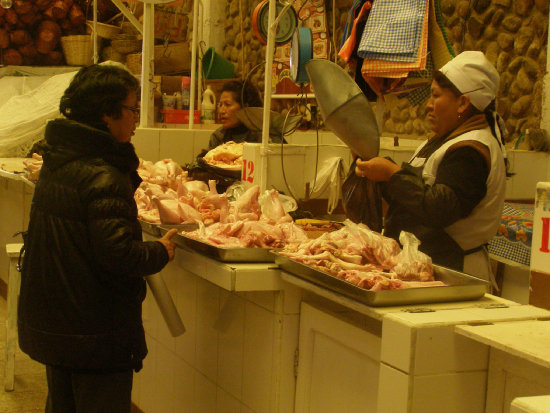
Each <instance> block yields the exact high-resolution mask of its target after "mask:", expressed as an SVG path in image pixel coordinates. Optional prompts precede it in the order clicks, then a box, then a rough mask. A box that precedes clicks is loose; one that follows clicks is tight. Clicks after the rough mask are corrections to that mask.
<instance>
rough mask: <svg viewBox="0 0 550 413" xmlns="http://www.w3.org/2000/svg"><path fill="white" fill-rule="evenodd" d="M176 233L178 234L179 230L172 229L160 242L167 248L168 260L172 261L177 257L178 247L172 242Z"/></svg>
mask: <svg viewBox="0 0 550 413" xmlns="http://www.w3.org/2000/svg"><path fill="white" fill-rule="evenodd" d="M176 232H178V230H177V229H175V228H174V229H171V230H170V231H168V232H167V233H166V234H164V236H163V237H162V238H159V240H158V241H159V242H160V243H161V244H162V245H164V248H166V252H167V253H168V258H169V260H170V261H172V260H173V259H174V255H175V249H176V245H175V244H174V243H173V242H172V241H171V239H172V237H173V236H174V234H175V233H176Z"/></svg>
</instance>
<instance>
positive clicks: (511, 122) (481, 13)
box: [223, 0, 550, 141]
mask: <svg viewBox="0 0 550 413" xmlns="http://www.w3.org/2000/svg"><path fill="white" fill-rule="evenodd" d="M549 1H550V0H477V1H471V0H440V9H441V12H442V15H443V20H444V22H445V27H446V31H447V34H448V36H449V39H450V40H451V42H452V44H453V48H454V51H455V53H456V54H458V53H460V52H461V51H463V50H481V51H483V52H484V53H485V54H486V55H487V57H488V58H489V60H490V61H491V62H492V63H493V64H494V65H495V66H496V68H497V70H498V71H499V73H500V76H501V86H500V91H499V95H498V100H497V107H498V111H499V113H500V114H501V116H502V117H503V119H504V120H505V122H506V126H507V128H508V131H509V136H508V141H514V140H516V139H517V137H518V136H519V134H520V132H522V131H524V130H525V129H526V128H530V127H531V128H533V127H540V121H541V107H542V90H543V88H542V82H543V76H544V75H545V73H546V54H547V36H548V33H547V31H548V7H549ZM258 3H259V0H227V6H226V21H225V39H226V43H225V47H224V50H223V54H224V56H225V57H226V58H227V59H229V60H230V61H232V62H233V63H234V64H235V65H236V68H237V72H238V73H239V74H240V73H242V72H243V67H244V74H245V75H247V74H249V72H250V70H252V69H253V68H255V67H256V66H257V65H258V67H257V68H256V69H254V73H250V78H251V79H252V81H253V82H254V83H255V84H256V85H258V87H259V88H260V90H263V83H264V75H263V73H264V67H263V64H262V62H263V61H264V59H265V46H264V45H263V44H261V43H260V42H259V41H258V40H257V39H256V36H254V34H253V32H252V27H251V16H252V13H253V11H254V8H255V7H256V5H257V4H258ZM352 3H353V1H352V0H338V1H337V2H336V4H337V6H336V7H337V8H336V10H335V20H336V26H337V27H336V30H335V32H336V36H335V43H336V44H337V45H338V44H339V43H340V39H341V35H342V34H341V33H342V30H343V28H344V25H345V22H346V19H347V13H348V11H349V8H350V7H351V5H352ZM325 4H327V7H328V10H327V21H328V22H329V24H328V26H329V31H330V33H332V25H331V22H332V9H331V6H332V2H331V1H325ZM243 44H244V48H243ZM243 62H244V65H243ZM340 64H342V65H343V62H342V61H340ZM425 105H426V102H424V103H422V104H420V105H418V106H412V105H410V104H409V103H408V101H407V100H406V99H401V100H399V101H397V102H393V103H392V104H389V105H388V106H387V108H386V113H385V115H384V132H386V133H389V134H399V135H408V137H417V138H423V137H424V135H425V134H426V132H428V131H429V125H428V123H427V122H426V121H425V120H424V113H425Z"/></svg>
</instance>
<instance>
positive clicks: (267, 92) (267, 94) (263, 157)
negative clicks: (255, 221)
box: [243, 0, 277, 193]
mask: <svg viewBox="0 0 550 413" xmlns="http://www.w3.org/2000/svg"><path fill="white" fill-rule="evenodd" d="M276 10H277V9H276V0H269V12H268V20H267V21H268V27H269V30H268V32H267V46H266V51H265V77H264V114H263V115H264V116H263V124H262V147H261V148H260V165H258V166H259V167H260V191H261V192H262V193H263V192H264V191H265V190H266V188H267V151H268V143H269V124H270V120H271V119H270V117H271V113H270V109H271V72H272V68H273V52H274V49H275V32H276V30H277V26H276V25H274V22H275V11H276ZM243 46H244V45H243Z"/></svg>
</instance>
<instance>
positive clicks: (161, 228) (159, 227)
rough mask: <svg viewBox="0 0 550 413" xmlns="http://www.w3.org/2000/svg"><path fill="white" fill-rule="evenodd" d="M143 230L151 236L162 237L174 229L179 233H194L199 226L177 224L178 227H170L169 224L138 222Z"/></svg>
mask: <svg viewBox="0 0 550 413" xmlns="http://www.w3.org/2000/svg"><path fill="white" fill-rule="evenodd" d="M138 221H139V223H140V225H141V229H142V230H143V231H144V232H146V233H148V234H151V235H154V236H156V237H160V236H162V235H164V234H166V233H167V232H168V231H169V230H171V229H172V228H176V229H177V230H178V232H179V231H194V230H196V229H197V228H199V224H176V225H168V224H152V223H150V222H147V221H142V220H141V219H140V220H138Z"/></svg>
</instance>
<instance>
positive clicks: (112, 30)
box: [86, 20, 120, 39]
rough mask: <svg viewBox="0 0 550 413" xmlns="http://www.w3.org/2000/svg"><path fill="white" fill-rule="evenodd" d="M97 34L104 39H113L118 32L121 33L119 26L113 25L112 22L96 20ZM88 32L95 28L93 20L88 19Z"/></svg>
mask: <svg viewBox="0 0 550 413" xmlns="http://www.w3.org/2000/svg"><path fill="white" fill-rule="evenodd" d="M96 25H97V26H96V27H97V35H98V36H99V37H103V38H104V39H113V38H114V37H115V36H116V35H117V34H119V33H120V27H119V26H113V25H111V24H105V23H100V22H96ZM86 26H87V27H86V33H88V34H91V33H92V32H93V30H94V22H93V21H91V20H86Z"/></svg>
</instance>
